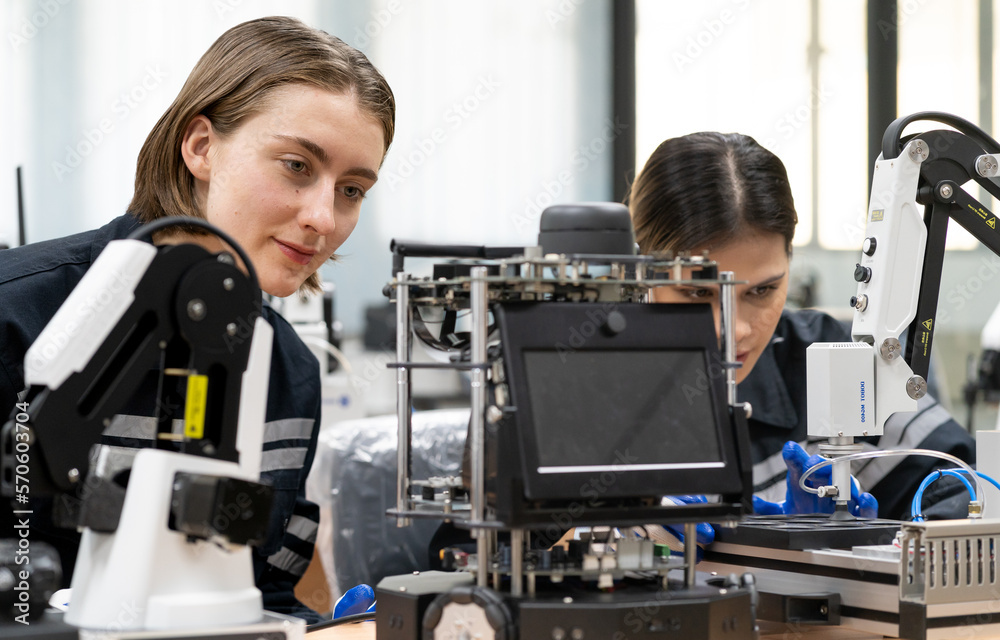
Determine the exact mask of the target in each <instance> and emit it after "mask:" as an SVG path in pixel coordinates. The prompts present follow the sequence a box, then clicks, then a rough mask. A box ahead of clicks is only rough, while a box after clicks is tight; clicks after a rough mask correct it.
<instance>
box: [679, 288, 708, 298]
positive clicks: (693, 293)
mask: <svg viewBox="0 0 1000 640" xmlns="http://www.w3.org/2000/svg"><path fill="white" fill-rule="evenodd" d="M684 295H686V296H687V297H689V298H707V297H709V296H711V295H712V290H711V289H685V290H684Z"/></svg>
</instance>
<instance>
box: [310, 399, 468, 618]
mask: <svg viewBox="0 0 1000 640" xmlns="http://www.w3.org/2000/svg"><path fill="white" fill-rule="evenodd" d="M412 423H413V435H412V438H411V453H412V455H411V459H412V475H411V477H412V478H414V479H417V480H420V479H426V478H429V477H431V476H457V475H458V474H459V471H460V467H461V463H462V450H463V448H464V446H465V436H466V432H467V429H468V424H469V410H468V409H443V410H437V411H423V412H419V413H414V414H413V420H412ZM396 433H397V425H396V416H395V415H392V416H378V417H374V418H364V419H360V420H346V421H343V422H340V423H337V424H332V425H328V426H325V427H323V430H322V431H321V432H320V435H319V443H318V445H317V449H316V459H315V461H314V462H313V467H312V471H311V472H310V474H309V480H308V485H307V494H308V497H309V499H310V500H312V501H313V502H315V503H316V504H318V505H319V507H320V526H319V533H318V534H317V540H316V547H317V549H318V550H319V554H320V559H321V560H322V561H323V569H324V571H325V572H326V580H327V583H328V584H329V586H330V592H331V594H332V596H333V598H334V599H336V598H338V597H340V595H341V594H342V593H344V592H345V591H347V590H348V589H350V588H351V587H354V586H355V585H358V584H370V585H374V584H378V582H379V580H381V579H382V578H383V577H385V576H389V575H396V574H401V573H411V572H413V571H423V570H426V569H429V568H430V567H429V564H428V562H429V559H428V546H429V543H430V540H431V538H432V537H433V535H434V533H435V531H437V528H438V527H439V526H440V525H441V520H436V519H424V518H421V519H414V520H412V521H411V522H412V524H411V525H410V526H409V527H403V528H400V527H397V526H396V520H395V518H390V517H388V516H387V515H386V514H385V512H386V510H387V509H390V508H394V507H395V506H396Z"/></svg>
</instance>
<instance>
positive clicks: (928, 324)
mask: <svg viewBox="0 0 1000 640" xmlns="http://www.w3.org/2000/svg"><path fill="white" fill-rule="evenodd" d="M920 324H922V325H924V329H927V330H928V331H930V330H931V327H932V326H934V318H931V319H929V320H924V321H923V322H921V323H920Z"/></svg>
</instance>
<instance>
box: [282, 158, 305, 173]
mask: <svg viewBox="0 0 1000 640" xmlns="http://www.w3.org/2000/svg"><path fill="white" fill-rule="evenodd" d="M284 163H285V166H286V167H288V170H289V171H291V172H292V173H305V170H306V168H307V167H306V163H305V162H302V161H301V160H285V161H284Z"/></svg>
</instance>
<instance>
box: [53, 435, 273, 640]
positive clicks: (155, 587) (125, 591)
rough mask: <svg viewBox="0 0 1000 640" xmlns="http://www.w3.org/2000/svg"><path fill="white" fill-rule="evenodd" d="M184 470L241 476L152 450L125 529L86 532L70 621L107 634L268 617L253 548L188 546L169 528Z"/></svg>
mask: <svg viewBox="0 0 1000 640" xmlns="http://www.w3.org/2000/svg"><path fill="white" fill-rule="evenodd" d="M178 471H187V472H193V473H206V474H217V475H226V476H231V477H232V476H240V475H241V474H239V473H238V467H237V466H236V465H235V464H234V463H231V462H221V461H218V460H211V459H208V458H200V457H196V456H187V455H181V454H177V453H172V452H169V451H160V450H155V449H145V450H143V451H140V452H139V453H138V454H137V455H136V457H135V463H134V465H133V467H132V475H131V478H130V479H129V487H128V493H127V495H126V497H125V505H124V507H123V509H122V515H121V521H120V524H119V527H118V530H117V531H116V532H115V533H113V534H107V533H95V532H94V531H91V530H89V529H87V530H84V532H83V538H82V540H81V543H80V554H79V556H78V559H77V563H76V569H75V571H74V573H73V585H72V588H73V596H72V600H71V601H70V605H69V610H68V611H67V613H66V622H68V623H69V624H72V625H74V626H77V627H82V628H85V629H93V630H104V631H121V630H127V629H167V628H174V629H177V628H189V627H205V626H216V625H232V624H246V623H254V622H258V621H260V619H261V613H262V610H263V609H262V605H261V595H260V591H258V590H257V588H256V587H255V586H254V577H253V567H252V561H251V558H250V549H249V548H248V547H237V548H235V550H232V551H229V550H223V549H222V548H220V547H219V546H217V545H215V544H213V543H210V542H206V541H197V542H193V543H192V542H188V541H187V538H186V536H185V535H184V534H182V533H179V532H177V531H171V530H170V529H168V528H167V518H168V514H169V512H170V500H171V495H172V491H173V477H174V474H175V473H176V472H178Z"/></svg>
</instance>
